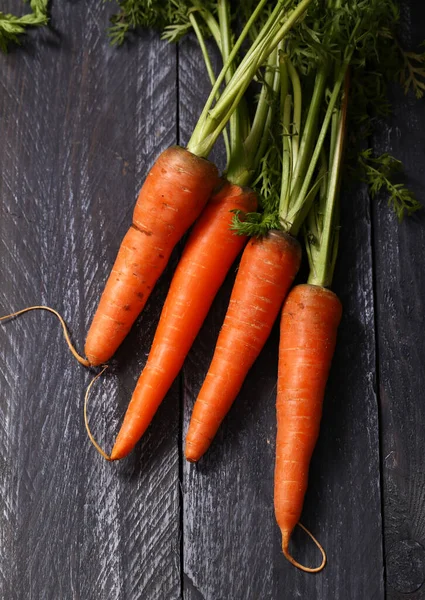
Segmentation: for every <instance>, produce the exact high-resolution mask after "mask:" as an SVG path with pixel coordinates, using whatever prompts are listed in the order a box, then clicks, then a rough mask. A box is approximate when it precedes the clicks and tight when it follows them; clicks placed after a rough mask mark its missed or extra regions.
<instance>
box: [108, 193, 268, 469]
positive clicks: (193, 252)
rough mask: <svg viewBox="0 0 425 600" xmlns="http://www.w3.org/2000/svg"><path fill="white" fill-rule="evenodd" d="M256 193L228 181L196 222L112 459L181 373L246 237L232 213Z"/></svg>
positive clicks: (250, 206) (251, 205)
mask: <svg viewBox="0 0 425 600" xmlns="http://www.w3.org/2000/svg"><path fill="white" fill-rule="evenodd" d="M256 207H257V199H256V194H255V193H254V192H253V191H252V190H250V189H249V188H242V187H240V186H238V185H232V184H230V183H229V182H226V183H224V184H223V185H222V187H221V188H220V189H219V190H218V191H217V192H216V193H215V194H214V195H213V196H212V198H211V199H210V201H209V202H208V204H207V206H206V208H205V209H204V211H203V213H202V215H201V217H200V218H199V220H198V221H197V223H196V224H195V226H194V228H193V231H192V233H191V235H190V236H189V239H188V241H187V244H186V246H185V249H184V252H183V255H182V257H181V260H180V261H179V264H178V266H177V269H176V272H175V274H174V277H173V280H172V282H171V286H170V289H169V292H168V295H167V299H166V301H165V304H164V307H163V310H162V313H161V317H160V320H159V324H158V328H157V330H156V333H155V338H154V340H153V343H152V347H151V350H150V353H149V357H148V360H147V362H146V365H145V368H144V369H143V371H142V374H141V376H140V378H139V381H138V382H137V386H136V389H135V390H134V393H133V396H132V399H131V402H130V404H129V406H128V409H127V412H126V415H125V419H124V422H123V425H122V427H121V429H120V432H119V434H118V437H117V440H116V442H115V445H114V448H113V450H112V454H111V460H117V459H120V458H123V457H124V456H126V455H127V454H128V453H129V452H130V451H131V450H132V449H133V447H134V446H135V444H136V443H137V441H138V440H139V439H140V437H141V436H142V435H143V433H144V432H145V430H146V428H147V427H148V425H149V423H150V422H151V420H152V417H153V415H154V414H155V412H156V410H157V408H158V406H159V404H160V403H161V401H162V400H163V398H164V396H165V394H166V393H167V391H168V390H169V388H170V386H171V384H172V383H173V381H174V379H175V378H176V376H177V374H178V373H179V371H180V369H181V367H182V365H183V362H184V360H185V358H186V355H187V353H188V352H189V349H190V347H191V346H192V344H193V341H194V339H195V337H196V335H197V334H198V332H199V330H200V328H201V325H202V323H203V321H204V319H205V317H206V315H207V313H208V311H209V309H210V307H211V304H212V301H213V299H214V297H215V295H216V293H217V291H218V289H219V288H220V286H221V284H222V283H223V281H224V278H225V276H226V274H227V272H228V270H229V268H230V266H231V265H232V263H233V261H234V260H235V258H236V256H237V255H238V254H239V252H240V251H241V250H242V248H243V246H244V245H245V243H246V241H247V238H246V237H243V236H239V235H236V234H235V233H233V232H232V231H231V230H230V224H231V220H232V213H231V212H230V211H233V210H240V211H243V212H251V211H254V210H256Z"/></svg>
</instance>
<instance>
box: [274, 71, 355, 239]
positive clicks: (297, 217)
mask: <svg viewBox="0 0 425 600" xmlns="http://www.w3.org/2000/svg"><path fill="white" fill-rule="evenodd" d="M347 69H348V63H345V62H344V63H343V64H342V66H341V67H340V69H339V72H338V77H337V79H336V82H335V85H334V88H333V91H332V94H331V97H330V100H329V104H328V108H327V110H326V114H325V118H324V120H323V124H322V128H321V130H320V133H319V135H318V138H317V142H316V146H315V149H314V152H313V155H312V157H311V160H310V164H309V167H308V170H307V173H306V176H305V178H304V182H303V185H302V187H301V190H300V193H299V195H298V197H297V199H296V200H295V202H294V204H293V205H292V206H291V208H290V210H289V212H288V215H287V218H286V220H287V221H288V222H289V223H291V224H292V225H291V228H290V231H291V233H292V234H293V235H297V234H298V230H299V228H300V226H301V224H302V222H303V220H304V218H305V216H306V215H307V213H308V211H309V209H310V206H309V203H308V202H305V199H306V196H307V193H308V190H309V188H310V183H311V180H312V177H313V174H314V171H315V169H316V165H317V161H318V159H319V157H320V152H321V150H322V146H323V143H324V141H325V138H326V134H327V131H328V128H329V124H330V122H331V118H332V114H333V110H334V108H335V105H336V103H337V100H338V97H339V93H340V90H341V86H342V83H343V81H344V77H345V74H346V72H347Z"/></svg>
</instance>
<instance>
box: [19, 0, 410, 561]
mask: <svg viewBox="0 0 425 600" xmlns="http://www.w3.org/2000/svg"><path fill="white" fill-rule="evenodd" d="M170 2H171V0H170ZM133 4H134V3H133ZM136 4H138V6H139V9H140V10H139V12H137V11H136V12H133V13H132V14H133V15H138V19H139V20H137V21H133V22H132V21H128V20H127V21H126V14H125V3H120V10H121V13H120V15H119V18H118V17H116V18H115V19H114V21H113V22H114V25H113V28H112V35H113V39H114V41H115V42H118V43H119V42H121V41H122V40H123V38H124V36H125V35H126V33H127V32H128V31H129V30H130V29H131V28H133V27H137V26H146V25H149V26H156V27H159V28H161V29H163V30H164V37H165V38H166V39H168V40H169V41H170V42H174V41H178V39H180V37H182V36H183V35H186V34H187V33H188V32H190V31H192V32H194V34H195V35H196V37H197V39H198V41H199V45H200V48H201V51H202V54H203V57H204V61H205V68H206V70H207V73H208V75H209V77H210V80H211V85H212V89H211V93H210V95H209V97H208V99H207V101H206V104H205V107H204V109H203V111H202V113H201V115H200V117H199V120H198V123H197V125H196V127H195V129H194V131H193V134H192V137H191V139H190V140H189V143H188V145H187V147H186V148H182V147H179V146H174V147H171V148H168V149H167V150H165V151H164V152H163V153H162V154H161V155H160V156H159V157H158V159H157V161H156V162H155V164H154V166H153V167H152V169H151V170H150V172H149V173H148V175H147V177H146V180H145V182H144V184H143V187H142V189H141V191H140V194H139V197H138V199H137V202H136V206H135V209H134V213H133V220H132V223H131V225H130V227H129V229H128V232H127V233H126V235H125V237H124V239H123V240H122V243H121V246H120V248H119V251H118V255H117V258H116V261H115V263H114V265H113V267H112V270H111V274H110V276H109V278H108V281H107V282H106V286H105V289H104V292H103V294H102V297H101V299H100V302H99V306H98V308H97V311H96V313H95V315H94V317H93V321H92V324H91V326H90V329H89V332H88V335H87V339H86V344H85V355H86V357H87V358H84V357H81V356H79V355H78V353H76V352H75V350H74V354H75V356H76V357H77V358H78V360H79V361H80V362H81V363H82V364H84V365H85V366H101V365H105V363H107V362H108V361H109V359H110V358H111V357H112V356H113V354H114V353H115V351H116V350H117V348H118V347H119V345H120V344H121V343H122V341H123V340H124V338H125V337H126V335H127V334H128V332H129V331H130V329H131V327H132V326H133V324H134V322H135V321H136V319H137V317H138V315H139V314H140V313H141V311H142V310H143V308H144V306H145V305H146V302H147V300H148V298H149V295H150V293H151V291H152V289H153V287H154V286H155V284H156V282H157V280H158V278H159V277H160V276H161V274H162V272H163V271H164V268H165V266H166V265H167V262H168V260H169V258H170V255H171V253H172V251H173V249H174V247H175V246H176V244H177V243H178V242H179V240H181V238H182V237H183V235H184V234H185V233H186V232H187V231H188V230H190V234H189V236H188V238H187V242H186V243H185V246H184V250H183V253H182V256H181V259H180V261H179V264H178V266H177V268H176V271H175V273H174V276H173V279H172V282H171V285H170V288H169V292H168V295H167V298H166V301H165V304H164V307H163V310H162V313H161V316H160V320H159V323H158V327H157V330H156V333H155V337H154V340H153V343H152V346H151V349H150V353H149V356H148V358H147V361H146V364H145V366H144V368H143V370H142V372H141V375H140V378H139V380H138V382H137V385H136V388H135V390H134V392H133V395H132V398H131V401H130V403H129V406H128V409H127V412H126V414H125V417H124V421H123V423H122V426H121V428H120V430H119V432H118V435H117V438H116V440H115V443H114V446H113V448H112V452H111V454H106V453H105V452H104V451H103V450H101V448H100V447H99V446H98V444H97V443H96V442H95V440H94V438H93V436H92V434H91V433H90V430H89V429H88V432H89V435H90V438H91V439H92V441H93V443H94V444H95V446H96V447H97V448H98V450H99V451H100V452H101V453H102V455H103V456H104V457H105V458H106V459H107V460H111V461H114V460H119V459H121V458H124V457H125V456H127V455H128V454H129V453H130V452H131V450H132V449H133V448H134V446H135V445H136V443H137V442H138V441H139V440H140V438H141V437H142V436H143V434H144V433H145V431H146V429H147V428H148V426H149V424H150V423H151V421H152V418H153V416H154V414H155V412H156V411H157V409H158V407H159V405H160V403H161V402H162V400H163V399H164V397H165V395H166V394H167V392H168V390H169V389H170V387H171V385H172V383H173V381H174V379H175V378H176V376H177V375H178V373H179V371H180V369H181V367H182V365H183V363H184V360H185V358H186V356H187V354H188V352H189V350H190V348H191V346H192V344H193V342H194V340H195V338H196V336H197V334H198V332H199V330H200V328H201V326H202V323H203V321H204V320H205V317H206V316H207V313H208V311H209V309H210V307H211V305H212V302H213V299H214V297H215V295H216V294H217V292H218V290H219V288H220V286H221V285H222V283H223V281H224V279H225V277H226V275H227V273H228V271H229V269H230V267H231V265H232V264H233V262H234V261H235V259H236V258H237V257H238V255H239V254H240V253H241V252H242V255H241V258H240V263H239V268H238V271H237V275H236V279H235V282H234V286H233V290H232V294H231V298H230V301H229V306H228V309H227V313H226V315H225V318H224V322H223V325H222V328H221V331H220V334H219V336H218V339H217V343H216V347H215V351H214V356H213V359H212V361H211V364H210V367H209V370H208V373H207V375H206V378H205V381H204V383H203V385H202V387H201V389H200V391H199V394H198V397H197V399H196V402H195V405H194V409H193V414H192V417H191V421H190V424H189V428H188V432H187V437H186V448H185V454H186V458H187V460H189V461H191V462H196V461H198V460H199V459H200V458H201V457H202V456H203V454H204V453H205V452H206V451H207V450H208V448H209V446H210V444H211V442H212V440H213V438H214V436H215V434H216V432H217V431H218V428H219V426H220V424H221V422H222V421H223V419H224V418H225V416H226V414H227V412H228V411H229V409H230V407H231V405H232V403H233V402H234V401H235V399H236V397H237V395H238V393H239V391H240V389H241V386H242V384H243V381H244V379H245V377H246V376H247V373H248V371H249V369H250V368H251V366H252V365H253V363H254V361H255V360H256V358H257V357H258V355H259V354H260V352H261V350H262V348H263V346H264V344H265V342H266V340H267V338H268V336H269V335H270V332H271V329H272V327H273V324H274V323H275V321H276V320H277V318H278V317H279V315H280V344H279V368H278V375H277V379H278V385H277V404H276V409H277V440H276V464H275V496H274V497H275V513H276V519H277V522H278V525H279V527H280V530H281V533H282V549H283V553H284V555H285V556H286V557H287V558H288V560H289V561H290V562H292V563H293V564H294V565H295V566H297V567H299V568H301V569H303V570H305V571H310V572H315V571H319V570H320V569H322V568H323V566H324V564H325V561H326V555H325V553H324V551H323V549H322V548H321V546H320V544H318V542H316V543H317V545H318V547H319V549H320V550H321V552H322V562H321V564H320V565H319V566H317V567H314V568H310V567H305V566H303V565H300V564H299V563H298V562H297V561H296V560H295V559H294V558H293V557H292V556H291V554H290V551H289V541H290V538H291V534H292V532H293V529H294V527H295V526H296V525H297V523H299V520H300V517H301V512H302V506H303V501H304V495H305V492H306V489H307V480H308V469H309V464H310V460H311V456H312V453H313V450H314V446H315V444H316V441H317V438H318V435H319V426H320V419H321V413H322V404H323V398H324V393H325V386H326V382H327V378H328V374H329V369H330V365H331V361H332V356H333V353H334V350H335V345H336V339H337V330H338V325H339V323H340V320H341V315H342V307H341V303H340V301H339V299H338V298H337V296H336V295H335V294H334V293H333V292H332V291H331V290H330V287H331V284H332V276H333V271H334V267H335V262H336V258H337V251H338V235H339V211H340V208H339V191H340V187H341V181H342V175H343V173H342V169H343V164H344V162H345V163H347V164H348V163H349V164H352V165H353V164H354V165H355V168H356V169H357V170H358V171H357V172H358V173H360V175H359V176H362V177H364V178H365V179H366V181H367V182H368V184H369V185H370V187H371V188H372V189H373V187H374V186H375V187H376V186H377V185H380V187H381V188H382V187H386V188H387V189H388V191H389V193H390V199H389V201H390V203H391V204H392V205H393V206H394V208H395V209H396V211H397V213H398V214H399V216H402V215H403V214H405V213H407V214H410V213H412V212H414V211H415V210H417V209H418V208H419V204H418V203H417V201H416V200H415V198H414V197H413V195H412V194H411V193H410V191H409V190H407V189H405V188H403V186H400V185H399V186H398V187H397V188H396V189H397V193H394V192H392V190H394V189H395V188H394V186H391V185H392V184H391V182H390V174H389V170H388V157H387V156H386V157H385V159H384V158H382V157H374V158H372V157H371V154H370V152H369V154H368V153H367V152H362V153H361V154H359V152H358V149H357V147H356V142H357V141H359V137H360V136H359V133H363V136H367V134H368V132H369V130H368V127H369V120H367V119H366V118H365V115H366V116H370V115H371V111H372V110H377V111H379V110H380V108H381V107H383V106H385V105H386V97H385V89H384V88H383V86H382V81H387V80H389V79H390V78H391V76H392V75H393V74H392V73H391V72H390V71H391V70H390V69H388V68H387V70H385V69H384V68H381V67H382V65H383V64H384V63H383V61H381V58H382V56H384V55H385V56H386V57H387V58H388V53H389V51H390V50H389V48H393V47H394V43H393V42H394V38H393V36H394V35H395V34H394V31H395V26H396V25H397V14H398V13H397V10H396V8H397V7H396V3H395V0H283V1H280V2H276V3H273V2H268V1H267V0H260V1H259V2H256V3H252V2H243V3H240V6H239V5H238V6H236V7H235V6H234V5H232V6H231V4H230V1H229V0H217V1H209V2H202V3H201V2H198V1H197V0H187V1H183V0H180V1H179V2H178V3H177V4H178V5H179V10H174V9H173V8H172V6H171V3H168V2H157V3H156V2H152V1H150V2H148V3H147V2H142V1H139V0H137V1H136ZM175 4H176V3H175V2H173V6H174V7H175ZM238 7H239V9H241V8H243V14H244V15H245V19H244V23H242V24H240V23H239V29H238V31H240V33H239V35H236V34H235V28H236V24H235V23H236V18H235V14H234V11H237V10H238ZM207 37H210V38H211V39H212V40H213V42H214V44H215V46H216V50H217V52H219V53H220V55H221V58H222V63H223V68H222V70H221V72H220V73H219V74H218V75H217V76H216V75H215V73H214V70H213V68H212V61H211V57H210V55H209V51H208V49H207V45H206V44H205V39H206V38H207ZM242 48H244V51H242ZM246 48H247V49H246ZM398 48H399V49H398V50H397V49H396V50H392V52H394V54H393V55H392V61H393V63H392V66H393V67H394V65H395V64H399V65H404V67H401V66H400V67H399V70H398V71H397V73H398V75H399V76H400V77H402V76H403V71H402V68H406V67H405V56H406V55H403V54H402V52H403V51H402V50H401V48H400V47H398ZM397 52H398V53H399V55H398V54H397ZM397 61H399V62H397ZM403 61H404V62H403ZM387 64H388V61H385V65H387ZM379 68H381V71H379ZM376 72H380V77H381V80H380V82H379V84H378V83H376V82H375V83H374V82H373V80H372V79H371V78H370V75H371V73H375V74H376ZM252 85H253V86H254V88H255V91H256V92H257V94H256V100H255V102H254V101H253V99H252V94H250V89H251V88H250V86H252ZM411 85H412V86H413V87H415V86H416V90H418V89H419V90H420V89H421V82H420V81H419V80H416V79H414V80H413V81H412V82H411ZM353 124H355V127H353ZM352 131H355V132H356V133H357V140H353V139H352V136H351V138H350V140H349V141H350V144H347V139H348V133H347V132H350V133H351V132H352ZM220 135H222V136H223V140H224V144H225V148H226V155H227V164H226V168H225V170H224V172H223V173H222V174H221V176H220V175H219V172H218V169H217V168H216V166H215V165H214V164H212V163H211V162H210V161H209V160H208V156H209V154H210V152H211V149H212V148H213V146H214V144H215V143H216V141H217V139H218V138H219V136H220ZM346 146H347V147H346ZM344 157H345V158H346V160H344ZM353 157H354V160H353ZM370 160H373V161H374V162H373V164H374V169H373V172H372V170H371V168H370V162H368V161H370ZM394 164H396V162H395V160H394ZM368 167H369V168H368ZM384 167H385V169H384ZM359 169H360V171H359ZM378 179H379V182H378V183H377V181H378ZM302 239H304V246H305V249H306V254H307V257H308V262H309V266H310V274H309V277H308V281H307V283H305V284H301V285H297V286H295V287H293V288H292V289H291V286H292V283H293V281H294V278H295V276H296V274H297V272H298V269H299V267H300V262H301V257H302V245H301V242H300V240H302ZM32 308H43V307H31V309H32ZM31 309H24V311H20V312H19V313H14V315H16V314H20V313H21V312H25V311H26V310H31ZM48 310H51V309H48ZM62 324H63V327H64V330H65V331H66V327H65V324H64V323H63V321H62ZM102 372H103V371H102ZM86 422H87V421H86ZM310 535H311V534H310ZM312 537H313V536H312ZM313 540H314V538H313ZM314 541H316V540H314Z"/></svg>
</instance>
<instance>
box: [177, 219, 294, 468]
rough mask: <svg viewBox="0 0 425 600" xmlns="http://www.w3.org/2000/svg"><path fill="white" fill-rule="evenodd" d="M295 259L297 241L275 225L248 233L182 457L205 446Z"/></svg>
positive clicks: (258, 344)
mask: <svg viewBox="0 0 425 600" xmlns="http://www.w3.org/2000/svg"><path fill="white" fill-rule="evenodd" d="M300 260H301V248H300V245H299V243H298V242H297V241H296V239H295V238H293V237H292V236H290V235H289V234H286V233H283V232H281V231H276V230H274V231H270V232H269V233H268V234H267V235H266V236H264V237H263V238H252V239H251V240H250V241H249V243H248V245H247V246H246V248H245V250H244V253H243V255H242V259H241V263H240V266H239V270H238V274H237V277H236V281H235V284H234V287H233V291H232V295H231V298H230V303H229V308H228V310H227V313H226V317H225V320H224V323H223V326H222V329H221V331H220V335H219V337H218V341H217V345H216V348H215V352H214V356H213V359H212V362H211V365H210V368H209V370H208V373H207V376H206V379H205V382H204V384H203V386H202V388H201V391H200V392H199V395H198V398H197V400H196V403H195V406H194V409H193V414H192V418H191V420H190V424H189V430H188V433H187V437H186V450H185V453H186V458H187V460H189V461H192V462H195V461H197V460H199V459H200V458H201V456H202V455H203V454H204V452H206V450H207V449H208V447H209V446H210V444H211V441H212V439H213V438H214V435H215V434H216V432H217V430H218V428H219V426H220V423H221V421H222V420H223V419H224V417H225V415H226V414H227V412H228V411H229V409H230V407H231V405H232V403H233V401H234V399H235V398H236V396H237V394H238V393H239V390H240V388H241V387H242V383H243V381H244V379H245V377H246V375H247V373H248V371H249V369H250V368H251V366H252V364H253V363H254V361H255V359H256V358H257V356H258V355H259V353H260V351H261V349H262V348H263V346H264V344H265V342H266V340H267V338H268V337H269V334H270V331H271V329H272V326H273V323H274V321H275V319H276V317H277V315H278V313H279V310H280V308H281V306H282V303H283V300H284V298H285V296H286V294H287V292H288V289H289V287H290V285H291V284H292V281H293V279H294V277H295V275H296V273H297V271H298V268H299V265H300Z"/></svg>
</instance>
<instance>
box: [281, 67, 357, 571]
mask: <svg viewBox="0 0 425 600" xmlns="http://www.w3.org/2000/svg"><path fill="white" fill-rule="evenodd" d="M348 90H349V75H348V73H347V74H346V76H345V85H344V90H343V93H342V97H341V104H340V106H339V107H338V108H337V109H336V110H335V113H334V115H333V120H332V127H331V131H330V136H329V139H328V144H329V146H328V148H329V156H330V161H329V169H328V172H327V174H326V176H325V177H324V180H323V185H322V187H321V190H320V194H319V198H318V200H316V201H315V203H314V204H313V206H312V207H311V210H310V213H309V215H308V217H307V220H306V223H305V242H306V249H307V255H308V260H309V263H310V274H309V277H308V281H307V284H304V285H298V286H297V287H295V288H294V289H293V290H292V291H291V292H290V294H289V295H288V298H287V299H286V302H285V304H284V306H283V311H282V318H281V323H280V343H279V369H278V384H277V403H276V412H277V438H276V465H275V488H274V506H275V513H276V520H277V523H278V525H279V528H280V530H281V533H282V550H283V554H284V556H285V557H286V558H287V559H288V560H289V561H290V562H291V563H292V564H293V565H295V566H296V567H298V568H299V569H301V570H303V571H307V572H309V573H316V572H318V571H320V570H321V569H323V567H324V566H325V563H326V554H325V551H324V550H323V548H322V547H321V546H320V544H319V543H318V542H317V541H316V540H315V539H314V537H313V536H312V535H311V534H309V535H310V536H311V537H312V538H313V540H314V541H315V542H316V544H317V546H318V547H319V549H320V551H321V553H322V562H321V564H320V565H319V566H318V567H314V568H311V567H305V566H304V565H301V564H300V563H298V562H297V561H296V560H295V559H294V558H293V557H292V556H291V554H290V553H289V540H290V537H291V534H292V531H293V529H294V527H295V525H296V524H297V523H299V519H300V516H301V511H302V507H303V502H304V495H305V492H306V490H307V480H308V470H309V465H310V460H311V457H312V454H313V450H314V446H315V445H316V441H317V438H318V435H319V427H320V420H321V416H322V405H323V398H324V394H325V387H326V382H327V379H328V374H329V369H330V366H331V361H332V357H333V354H334V351H335V345H336V337H337V330H338V326H339V323H340V321H341V316H342V306H341V302H340V301H339V299H338V297H337V296H336V294H334V293H333V292H332V291H331V290H330V289H328V288H329V287H330V285H331V283H332V277H333V272H334V268H335V262H336V256H337V250H338V241H339V227H338V214H339V211H338V192H339V186H340V180H341V165H342V157H343V147H344V136H345V125H346V117H347V105H348Z"/></svg>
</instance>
